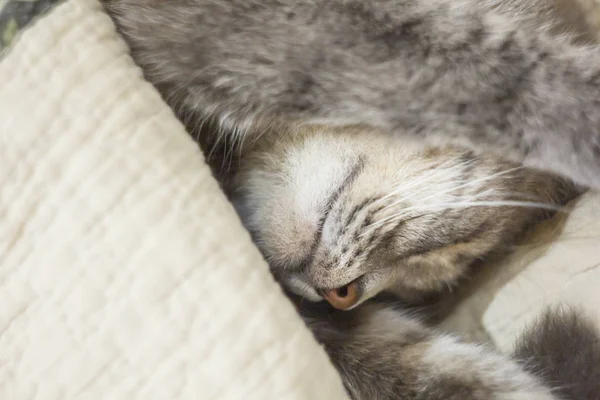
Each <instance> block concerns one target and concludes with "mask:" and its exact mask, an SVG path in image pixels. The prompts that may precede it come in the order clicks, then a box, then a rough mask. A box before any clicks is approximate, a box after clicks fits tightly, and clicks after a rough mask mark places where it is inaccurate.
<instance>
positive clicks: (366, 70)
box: [110, 0, 600, 187]
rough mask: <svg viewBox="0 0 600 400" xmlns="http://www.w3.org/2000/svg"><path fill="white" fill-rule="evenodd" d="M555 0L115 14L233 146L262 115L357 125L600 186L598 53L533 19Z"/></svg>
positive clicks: (117, 6) (275, 0)
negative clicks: (461, 148) (493, 155)
mask: <svg viewBox="0 0 600 400" xmlns="http://www.w3.org/2000/svg"><path fill="white" fill-rule="evenodd" d="M556 1H558V0H554V1H553V0H529V1H524V0H523V1H518V0H507V1H490V0H485V1H483V0H412V1H409V0H369V1H366V0H362V1H361V0H223V1H213V0H211V1H209V0H206V1H201V0H169V1H163V0H119V1H113V2H111V4H112V5H111V8H110V12H111V13H112V14H113V16H114V17H115V18H116V21H117V24H118V27H119V29H120V31H121V33H122V34H123V35H124V37H125V38H126V39H127V41H128V43H129V45H130V46H131V48H132V52H133V56H134V57H135V59H136V60H137V62H138V63H139V64H140V65H141V66H142V67H143V69H144V72H145V73H146V76H147V78H148V79H149V80H150V81H151V82H153V83H154V84H156V85H157V87H158V88H159V89H160V91H161V92H162V93H163V95H164V97H165V99H166V100H167V101H168V102H169V104H170V105H172V106H173V107H174V108H175V110H176V111H177V113H178V115H179V116H180V117H182V118H184V119H185V120H186V121H187V122H188V123H189V125H190V127H191V128H193V130H194V131H195V132H196V133H197V129H198V127H199V126H200V123H201V122H202V121H205V120H206V118H207V116H212V117H214V118H215V119H216V120H217V121H218V122H220V123H221V124H222V126H225V127H226V128H227V129H226V131H227V132H232V131H234V132H233V133H228V134H227V135H226V137H221V138H220V139H221V141H227V142H228V143H230V144H231V143H233V142H239V141H242V140H246V139H247V133H248V131H249V129H248V128H251V127H252V125H253V124H254V123H256V121H257V120H258V119H264V118H273V117H283V118H291V119H302V120H306V119H311V120H320V121H321V122H323V121H325V122H327V123H333V122H341V123H349V122H362V123H369V124H372V125H374V126H378V127H382V128H384V129H386V130H388V131H389V132H391V134H393V135H398V136H400V135H405V136H411V137H415V138H419V139H420V140H424V139H425V140H427V141H428V142H429V143H442V142H443V143H448V142H451V143H454V144H460V145H466V146H470V147H473V148H475V149H478V150H482V149H483V150H491V151H494V152H496V153H498V154H500V155H502V156H503V157H508V158H510V159H511V160H513V161H519V162H524V163H525V164H526V165H530V166H534V167H539V168H543V169H546V170H550V171H555V172H558V173H561V174H563V175H565V176H567V177H569V178H571V179H573V180H575V181H577V182H579V183H582V184H586V185H590V186H594V187H600V51H599V50H598V49H597V48H596V47H595V46H590V45H583V44H580V43H574V41H572V40H568V39H566V38H564V37H563V38H559V37H557V36H556V35H555V34H554V33H555V31H556V29H554V28H555V27H554V26H553V25H552V24H549V23H546V21H548V20H549V19H548V18H547V17H546V16H545V17H544V18H546V19H545V21H544V23H543V25H542V23H538V22H537V21H540V18H539V15H540V14H543V15H545V14H548V13H550V14H551V13H552V8H553V4H552V3H554V2H556ZM558 2H559V3H566V4H567V6H566V7H563V8H568V7H569V6H568V2H567V1H562V2H561V1H558ZM570 7H571V8H573V7H574V6H570ZM233 127H235V129H232V128H233ZM205 140H206V139H205ZM213 140H214V138H213Z"/></svg>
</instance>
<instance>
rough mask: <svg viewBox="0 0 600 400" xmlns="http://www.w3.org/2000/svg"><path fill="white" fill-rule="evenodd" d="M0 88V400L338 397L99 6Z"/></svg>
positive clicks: (40, 36)
mask: <svg viewBox="0 0 600 400" xmlns="http://www.w3.org/2000/svg"><path fill="white" fill-rule="evenodd" d="M0 82H2V84H1V85H0V187H1V190H0V299H1V301H0V399H11V400H21V399H69V400H72V399H111V400H112V399H127V400H135V399H144V400H148V399H260V400H264V399H328V400H329V399H339V398H345V393H344V390H343V387H342V385H341V381H340V379H339V377H338V375H337V374H336V373H335V370H334V369H333V367H332V366H331V365H330V363H329V361H328V359H327V357H326V355H325V353H324V351H323V350H322V349H321V348H320V347H319V346H318V345H317V343H316V342H315V341H314V339H313V338H312V336H311V334H310V332H308V331H307V330H306V328H305V327H304V325H303V324H302V322H301V320H300V319H299V318H298V317H297V315H296V313H295V311H294V309H293V307H292V306H291V304H290V303H289V302H288V301H287V300H286V298H285V297H284V296H283V295H282V293H281V290H280V289H279V287H278V286H277V285H276V283H275V282H274V281H273V279H272V278H271V276H270V274H269V272H268V270H267V266H266V264H265V262H264V261H263V259H262V258H261V256H260V254H259V252H258V251H257V250H256V249H255V247H254V246H253V245H252V243H251V241H250V238H249V235H248V234H247V233H246V232H245V231H244V230H243V229H242V227H241V225H240V222H239V220H238V219H237V216H236V215H235V213H234V210H233V209H232V207H231V206H230V205H229V203H228V202H227V201H226V199H225V197H224V195H223V194H222V193H221V192H220V190H219V188H218V185H217V183H216V182H215V181H214V179H213V178H212V176H211V175H210V171H209V169H208V168H207V167H206V165H205V164H204V161H203V159H202V156H201V154H200V152H199V151H198V149H197V147H196V145H195V144H194V143H193V142H192V140H191V139H190V138H189V137H188V135H187V134H186V133H185V131H184V129H183V127H182V126H181V125H180V123H179V122H178V121H177V120H176V119H175V118H174V116H173V114H172V113H171V111H170V110H169V109H168V107H167V106H166V105H165V104H164V103H163V102H162V100H161V99H160V97H159V95H158V94H157V93H156V92H155V90H154V89H153V88H152V87H151V86H150V85H149V84H147V83H146V82H145V81H144V80H143V78H142V75H141V72H140V71H139V69H138V68H137V67H136V66H135V65H134V64H133V62H132V61H131V59H130V58H129V56H128V53H127V49H126V47H125V45H124V44H123V43H122V42H121V40H120V39H119V38H118V36H117V34H116V32H115V30H114V27H113V25H112V22H111V21H110V19H109V18H108V17H107V16H106V15H105V14H104V12H103V10H102V8H101V6H100V4H99V3H98V2H97V1H95V0H69V1H67V2H65V3H62V4H60V5H58V6H57V7H56V8H54V9H53V10H52V11H51V12H50V13H48V14H47V15H46V16H45V17H43V18H42V19H40V20H38V21H37V22H36V23H35V24H33V25H32V26H31V27H30V28H29V29H27V30H26V31H25V32H24V33H23V34H22V36H21V37H20V40H18V41H17V43H16V44H15V45H14V47H13V48H12V49H11V51H10V52H8V53H7V54H6V55H5V57H4V58H3V60H2V62H0Z"/></svg>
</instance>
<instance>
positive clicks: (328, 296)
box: [323, 281, 358, 310]
mask: <svg viewBox="0 0 600 400" xmlns="http://www.w3.org/2000/svg"><path fill="white" fill-rule="evenodd" d="M323 297H324V298H325V300H327V302H328V303H329V304H331V305H332V306H333V307H334V308H337V309H338V310H347V309H349V308H350V307H352V306H353V305H355V304H356V302H357V301H358V284H357V283H356V281H354V282H351V283H349V284H347V285H346V286H342V287H341V288H337V289H331V290H325V291H323Z"/></svg>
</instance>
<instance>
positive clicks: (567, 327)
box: [107, 0, 600, 400]
mask: <svg viewBox="0 0 600 400" xmlns="http://www.w3.org/2000/svg"><path fill="white" fill-rule="evenodd" d="M107 9H108V11H109V13H110V14H111V16H112V17H113V18H114V20H115V22H116V24H117V27H118V29H119V30H120V32H121V33H122V35H123V37H124V38H125V40H126V41H127V43H128V44H129V46H130V47H131V49H132V55H133V57H134V58H135V60H136V62H137V63H138V64H139V65H140V66H141V67H142V69H143V71H144V73H145V75H146V77H147V79H148V80H149V81H150V82H152V83H153V84H154V85H156V87H157V88H158V89H159V91H160V92H161V93H162V95H163V96H164V98H165V100H166V101H167V102H168V104H169V105H170V106H171V107H172V108H173V109H174V110H175V112H176V114H177V115H178V117H179V118H181V119H182V120H183V121H184V122H185V123H186V125H187V126H188V129H189V130H190V132H191V133H192V134H193V135H194V136H196V138H197V139H198V141H199V142H200V143H201V144H202V146H203V148H204V149H208V150H211V151H210V152H209V154H207V155H208V156H209V161H211V163H212V166H213V168H214V169H215V171H216V172H217V173H218V176H219V178H220V180H221V182H222V183H223V186H224V188H225V189H226V190H228V191H229V193H230V195H231V196H232V199H233V200H234V202H235V203H236V206H237V207H238V209H239V210H240V212H241V216H242V218H243V220H244V222H245V224H246V226H248V227H249V229H250V230H251V231H252V233H253V235H254V237H255V239H257V244H258V245H259V247H260V248H261V250H262V251H263V254H265V257H266V258H267V259H268V260H269V262H270V265H271V267H272V270H273V272H274V275H275V276H276V277H277V278H278V279H279V280H280V281H281V282H282V283H283V284H284V286H285V287H286V288H287V289H288V290H291V291H293V292H294V293H295V295H292V294H290V298H292V300H294V301H295V303H296V304H297V306H298V309H299V312H300V313H301V315H302V316H303V317H304V319H305V321H306V322H307V325H308V326H309V327H310V328H311V330H312V331H313V333H314V334H315V336H316V338H317V339H318V340H319V341H320V342H321V343H323V344H324V346H325V348H326V350H327V352H328V354H329V355H330V357H331V359H332V361H333V363H334V364H335V366H336V367H337V368H338V370H339V371H340V374H341V375H342V378H343V381H344V384H345V386H346V388H347V390H348V392H349V394H350V395H351V396H352V397H353V398H355V399H457V400H458V399H481V400H483V399H507V400H508V399H534V400H541V399H560V398H563V399H598V398H600V379H599V378H598V377H600V335H599V333H598V332H597V330H596V328H595V327H594V326H593V324H592V323H590V322H589V321H587V320H586V319H585V318H584V317H583V316H582V315H579V314H578V313H577V312H574V311H560V310H552V311H548V312H547V313H546V314H545V315H544V316H543V317H542V318H541V319H540V321H539V322H538V323H537V324H535V325H534V326H532V327H531V329H530V330H529V331H527V332H525V333H524V335H523V338H522V339H521V341H520V343H519V345H518V346H517V351H516V352H515V354H514V355H513V357H506V356H503V355H501V354H498V353H497V352H495V351H493V350H491V349H487V348H485V347H483V346H477V345H472V344H464V343H461V342H459V341H458V340H456V339H454V338H451V337H448V336H445V335H441V334H439V333H437V332H436V331H434V330H431V329H430V328H428V327H426V326H425V325H424V324H422V323H420V322H418V321H417V320H416V319H415V318H413V317H411V316H409V315H407V314H406V313H405V311H402V310H401V309H399V308H397V307H396V306H395V305H391V304H388V303H386V302H384V301H381V300H379V301H377V300H374V299H376V297H377V296H378V295H379V294H381V293H384V292H391V293H393V294H395V295H399V296H401V297H402V296H407V297H410V298H411V299H413V298H414V297H415V296H416V297H420V296H421V295H424V294H425V293H426V292H428V291H431V290H433V289H435V288H438V287H440V286H444V285H448V284H453V283H454V281H455V280H456V279H458V278H459V277H460V276H461V275H462V274H464V273H465V271H466V269H467V267H468V265H469V264H470V263H471V262H472V261H473V260H474V259H477V258H480V257H483V256H485V255H486V254H488V253H489V252H491V251H493V250H495V249H497V248H499V247H502V246H503V245H504V244H506V243H507V241H508V239H507V238H508V237H511V236H513V233H514V232H517V231H519V230H521V228H523V226H522V225H524V224H525V222H528V221H529V219H530V218H534V217H536V213H538V212H539V210H531V212H523V210H522V209H520V208H518V207H512V206H510V207H508V208H507V207H506V205H507V204H513V203H514V202H515V201H514V199H512V198H510V197H506V196H505V195H506V193H508V192H510V190H512V189H515V188H516V189H517V190H519V191H520V192H521V194H529V195H533V196H537V197H540V196H541V197H542V198H543V200H544V201H555V202H557V201H565V200H566V199H567V198H570V197H569V196H571V195H572V193H573V192H575V191H576V190H575V189H574V188H572V187H571V186H570V185H569V184H568V183H565V182H564V181H563V180H561V179H559V178H556V177H555V176H552V175H551V174H548V175H545V174H541V173H539V172H535V171H532V170H529V171H521V170H520V169H519V168H518V167H514V168H515V169H514V171H513V169H510V168H509V167H505V166H504V161H500V160H498V159H496V158H490V157H489V156H486V155H483V152H484V151H488V150H491V151H492V152H495V153H497V154H500V155H501V156H503V157H505V158H508V159H510V160H512V161H518V162H525V163H526V164H527V165H530V166H535V167H540V168H543V169H546V170H548V171H554V172H558V173H560V174H563V175H564V176H567V177H569V178H572V179H574V180H575V181H577V182H579V183H582V184H587V185H591V186H596V187H600V173H599V172H600V107H599V106H600V90H599V89H600V52H599V51H597V50H595V49H594V48H593V47H591V46H589V45H585V44H582V41H585V32H579V35H578V36H577V37H575V36H568V37H567V36H561V35H562V33H561V32H563V31H564V26H563V22H561V23H560V24H558V23H556V24H555V23H551V21H553V19H552V15H553V13H555V10H556V9H557V8H555V4H550V3H549V2H547V1H545V0H536V1H528V2H519V1H504V2H497V1H496V2H491V4H490V2H488V1H476V0H370V1H367V0H362V1H358V0H355V1H350V0H222V1H219V0H117V1H112V2H110V3H108V5H107ZM549 21H550V22H549ZM561 21H562V20H561ZM317 123H320V124H324V125H317ZM353 123H361V124H369V125H371V126H375V127H378V128H380V129H371V128H364V127H356V126H353V127H352V126H350V125H351V124H353ZM334 125H339V127H337V128H332V126H334ZM278 135H279V136H278ZM391 135H393V136H394V137H395V144H394V143H392V142H394V141H392V142H390V141H389V140H390V136H391ZM412 139H417V140H416V142H419V143H421V144H422V143H423V142H425V143H427V144H428V145H432V144H433V145H437V146H438V148H430V147H429V148H426V149H421V148H414V143H412V142H411V140H412ZM311 143H312V144H311ZM447 143H452V144H454V145H456V144H458V145H463V146H468V147H471V148H473V149H475V150H477V151H476V152H475V153H469V152H465V151H463V150H459V151H456V150H452V149H447V148H445V147H443V146H442V147H440V146H441V145H442V144H447ZM324 144H326V146H325V145H324ZM307 146H308V147H307ZM311 146H312V147H311ZM327 146H332V148H334V149H337V150H339V152H338V153H335V152H327V151H325V150H326V148H327ZM308 148H310V149H313V150H311V151H309V152H306V153H303V152H305V151H306V149H308ZM337 150H336V151H337ZM320 151H321V152H322V153H319V152H320ZM234 152H236V154H238V155H239V158H240V159H239V163H233V166H234V167H235V168H222V165H221V164H220V163H219V162H218V161H227V160H228V159H229V158H230V157H232V155H233V154H234ZM290 153H293V154H296V155H299V156H298V157H299V158H297V159H295V160H296V161H294V162H290V160H289V157H288V155H289V154H290ZM384 153H385V155H386V156H385V157H383V156H382V154H384ZM303 154H304V155H303ZM323 157H329V161H331V163H327V165H324V164H323V163H322V159H323ZM332 158H333V159H332ZM227 164H228V163H227V162H225V163H224V164H223V165H227ZM399 164H402V165H401V167H402V168H406V169H407V170H409V171H410V175H411V176H412V177H413V178H414V179H413V180H412V181H408V180H406V179H405V180H404V181H402V182H398V176H393V175H395V174H393V172H394V171H395V170H396V169H397V168H399ZM332 165H334V166H335V168H333V169H330V170H329V171H324V170H326V169H327V168H329V167H331V166H332ZM306 168H308V169H306ZM390 168H391V169H390ZM505 168H509V170H508V171H513V172H514V173H513V174H508V175H507V174H506V173H505V172H506V171H505V170H504V169H505ZM308 170H314V171H319V172H322V174H314V175H311V176H309V178H310V179H308V182H307V181H306V180H305V177H306V175H307V174H306V173H303V171H308ZM380 170H381V171H388V172H390V171H391V175H390V176H387V175H386V174H385V173H379V172H378V171H380ZM432 171H433V172H432ZM503 171H504V172H503ZM313 176H314V179H313V178H312V177H313ZM426 176H428V177H429V178H430V179H434V178H435V179H434V181H433V182H434V184H432V185H429V184H427V185H425V186H424V187H419V186H418V183H419V182H423V179H424V178H425V177H426ZM432 177H433V178H432ZM400 178H401V180H402V179H404V176H400ZM463 179H466V180H467V182H476V183H477V185H475V186H473V185H471V184H470V183H469V184H468V185H471V186H469V188H468V189H469V190H464V189H465V184H464V182H463V181H462V180H463ZM390 182H392V183H393V184H394V185H396V186H394V187H396V188H397V187H398V185H400V186H401V187H406V188H410V190H411V192H410V193H408V195H407V193H406V192H404V193H401V195H400V196H399V194H398V193H394V191H393V190H391V189H390V187H389V186H386V185H389V184H390ZM295 183H298V184H297V185H296V184H295ZM430 183H431V182H430ZM286 185H291V186H290V187H287V186H286ZM402 185H404V186H402ZM441 185H445V186H444V187H447V189H446V190H447V191H446V192H445V195H448V196H446V197H444V198H445V199H446V200H445V202H444V203H445V204H446V205H443V204H441V203H440V202H439V201H438V202H432V199H436V198H437V197H436V196H437V194H436V193H431V191H432V190H436V189H439V187H440V186H441ZM422 186H423V185H422ZM290 188H291V189H293V190H292V191H291V192H290V190H291V189H290ZM428 191H429V192H428ZM290 193H291V196H292V197H290ZM498 194H500V197H499V198H497V197H493V196H497V195H498ZM394 196H395V197H394ZM482 196H483V197H482ZM485 196H492V198H487V197H485ZM407 197H410V202H408V203H407V201H406V200H407ZM290 198H294V199H305V202H297V201H296V202H291V201H289V199H290ZM559 199H560V200H559ZM480 200H484V201H485V202H486V203H489V202H494V201H496V202H497V201H500V202H504V203H502V207H501V208H479V209H476V208H475V209H474V208H470V210H471V211H469V213H468V214H467V215H468V218H463V217H462V216H458V215H457V213H456V212H454V211H452V210H449V209H448V204H447V203H451V204H450V205H452V206H456V205H461V206H460V207H463V205H464V204H470V205H471V206H472V205H473V204H474V201H480ZM511 202H512V203H511ZM268 203H270V204H274V205H276V206H277V207H279V214H278V215H286V216H288V217H289V218H288V217H286V218H280V217H278V218H269V213H266V212H265V208H264V204H268ZM498 204H500V203H498ZM425 206H427V207H429V208H428V209H427V210H428V213H427V218H428V219H425V220H424V219H419V218H418V217H419V216H418V215H417V216H413V215H408V214H407V210H409V209H410V210H413V211H415V210H417V211H421V212H422V211H423V210H424V208H423V207H425ZM386 213H387V214H386ZM271 214H272V213H271ZM463 215H464V214H463ZM257 216H258V217H257ZM271 216H272V215H271ZM298 216H299V218H298ZM400 217H401V218H402V219H400ZM311 218H312V219H311ZM390 219H391V221H392V222H393V223H394V224H390V223H389V222H390ZM424 237H426V238H427V239H428V240H430V242H427V243H428V244H427V248H419V247H418V246H416V245H415V243H416V244H418V243H423V240H422V239H423V238H424ZM286 238H287V239H286ZM332 238H333V239H335V240H333V239H332ZM300 239H302V240H300ZM304 239H306V240H304ZM338 239H339V240H338ZM342 239H343V240H342ZM363 242H364V243H363ZM415 246H416V247H415ZM421 247H422V246H421ZM335 260H338V261H340V260H345V261H348V263H347V265H342V263H341V262H337V263H336V262H335ZM382 260H385V262H383V263H381V262H379V261H382ZM350 262H352V263H350ZM329 264H331V265H329ZM350 264H352V265H350ZM324 265H329V266H330V267H332V268H330V269H329V270H328V269H327V268H324V267H323V266H324ZM340 266H344V268H337V267H340ZM384 266H385V267H389V268H384ZM424 266H427V268H423V267H424ZM350 267H351V268H350ZM355 275H356V276H355ZM382 277H383V278H382ZM442 277H443V278H442ZM297 295H299V296H300V297H297ZM322 298H326V299H327V300H328V301H329V303H331V305H333V306H334V307H336V308H340V309H344V310H346V309H348V310H347V311H340V310H334V309H332V308H331V307H329V306H328V305H327V304H324V303H322V302H321V303H310V302H306V301H304V299H312V300H319V299H322ZM363 302H364V304H360V303H363ZM358 304H360V306H358ZM356 306H358V307H356Z"/></svg>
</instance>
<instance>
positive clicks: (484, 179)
mask: <svg viewBox="0 0 600 400" xmlns="http://www.w3.org/2000/svg"><path fill="white" fill-rule="evenodd" d="M521 168H523V167H522V166H518V167H514V168H510V169H507V170H503V171H500V172H497V173H494V174H491V175H486V176H484V177H481V178H478V179H475V180H472V181H469V182H466V183H463V184H460V185H457V186H453V187H451V188H450V189H446V190H442V191H440V192H436V193H433V194H431V195H429V196H425V197H424V198H421V199H419V201H420V202H423V201H426V200H429V199H431V198H434V197H438V196H442V195H446V194H451V193H452V192H455V191H456V190H458V189H463V188H467V187H470V186H474V185H481V184H483V183H485V182H487V181H490V180H492V179H495V178H498V177H500V176H504V175H507V174H509V173H512V172H514V171H517V170H519V169H521ZM421 182H422V181H421ZM426 188H427V186H426V185H425V186H424V187H423V188H421V189H420V190H419V191H416V192H413V193H411V195H409V196H405V197H403V198H401V199H399V200H397V201H395V202H394V203H391V204H390V205H388V206H386V207H385V208H383V209H382V211H384V210H387V209H389V208H390V207H393V206H396V205H397V204H400V203H402V202H403V201H406V200H408V199H410V198H411V197H412V196H414V195H417V194H418V193H420V192H422V191H424V190H425V189H426ZM490 190H491V191H492V192H493V193H495V191H494V190H493V189H487V190H486V191H484V192H480V193H478V194H476V195H475V196H476V197H471V199H475V198H477V197H482V196H485V195H489V194H490ZM447 204H458V203H447ZM436 206H437V205H436V204H433V205H430V206H414V207H409V208H405V209H403V210H402V211H400V212H399V213H397V214H393V215H390V216H388V217H386V218H383V219H381V220H379V221H376V222H374V223H372V224H370V225H369V226H367V228H366V229H365V232H363V234H361V235H360V236H361V237H362V236H364V235H366V234H368V233H370V232H371V231H372V230H373V229H376V228H378V227H380V226H382V225H384V224H386V223H392V222H397V221H398V220H399V218H402V217H404V216H405V215H406V213H407V212H410V211H414V210H418V209H419V208H418V207H432V208H431V209H435V208H436Z"/></svg>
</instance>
